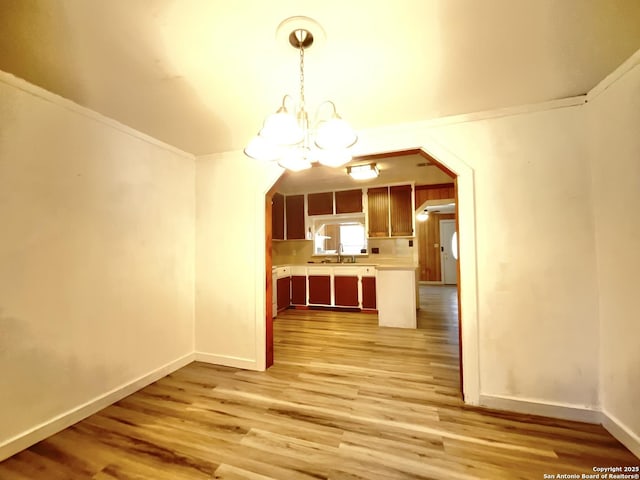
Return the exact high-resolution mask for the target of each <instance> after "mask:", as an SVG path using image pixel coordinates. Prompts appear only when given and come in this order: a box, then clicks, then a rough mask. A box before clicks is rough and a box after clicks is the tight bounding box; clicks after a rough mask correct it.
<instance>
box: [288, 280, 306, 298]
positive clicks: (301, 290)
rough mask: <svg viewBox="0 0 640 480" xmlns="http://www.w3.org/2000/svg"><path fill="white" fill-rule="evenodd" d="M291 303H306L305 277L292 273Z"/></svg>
mask: <svg viewBox="0 0 640 480" xmlns="http://www.w3.org/2000/svg"><path fill="white" fill-rule="evenodd" d="M291 304H292V305H306V304H307V277H306V275H305V276H302V275H294V276H292V277H291Z"/></svg>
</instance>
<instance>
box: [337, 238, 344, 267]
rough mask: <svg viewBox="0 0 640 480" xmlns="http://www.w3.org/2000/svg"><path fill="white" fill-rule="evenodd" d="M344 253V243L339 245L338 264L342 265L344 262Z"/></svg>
mask: <svg viewBox="0 0 640 480" xmlns="http://www.w3.org/2000/svg"><path fill="white" fill-rule="evenodd" d="M342 252H343V247H342V243H339V244H338V263H342V262H343V261H344V258H343V256H342Z"/></svg>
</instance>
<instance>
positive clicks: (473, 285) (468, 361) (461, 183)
mask: <svg viewBox="0 0 640 480" xmlns="http://www.w3.org/2000/svg"><path fill="white" fill-rule="evenodd" d="M423 138H425V140H426V141H425V143H423V146H422V150H424V151H425V152H426V153H427V154H429V155H431V156H432V157H433V158H435V159H436V160H438V161H439V162H440V163H442V164H443V165H444V166H445V167H447V168H448V169H449V170H451V171H452V172H454V173H455V174H456V175H457V185H458V205H457V207H458V210H457V211H458V229H459V233H458V234H459V235H460V255H459V258H460V259H459V262H460V278H458V283H459V285H460V286H461V288H460V324H461V330H462V369H463V377H462V378H463V385H462V391H463V394H464V401H465V402H466V403H468V404H470V405H477V404H478V403H479V401H480V391H481V390H480V333H479V331H480V324H479V316H478V273H477V270H478V264H477V242H476V218H475V216H476V214H475V208H476V207H475V180H474V171H473V169H472V168H471V167H470V166H469V165H467V164H466V163H465V162H464V161H463V160H461V159H460V158H459V157H457V156H456V155H455V154H453V153H452V152H450V151H449V150H448V149H446V148H445V147H443V146H442V145H441V144H440V143H438V142H436V141H435V140H434V139H433V138H429V137H428V136H426V135H423Z"/></svg>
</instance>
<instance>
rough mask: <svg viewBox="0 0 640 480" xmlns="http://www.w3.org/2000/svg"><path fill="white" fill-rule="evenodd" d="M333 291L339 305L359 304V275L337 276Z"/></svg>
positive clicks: (352, 305)
mask: <svg viewBox="0 0 640 480" xmlns="http://www.w3.org/2000/svg"><path fill="white" fill-rule="evenodd" d="M333 284H334V286H333V293H334V299H335V305H336V306H337V307H357V306H358V277H342V276H337V275H336V276H335V277H334V278H333Z"/></svg>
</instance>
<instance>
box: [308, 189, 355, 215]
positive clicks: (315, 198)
mask: <svg viewBox="0 0 640 480" xmlns="http://www.w3.org/2000/svg"><path fill="white" fill-rule="evenodd" d="M361 195H362V192H361ZM307 213H308V214H309V215H331V214H333V192H323V193H310V194H308V195H307Z"/></svg>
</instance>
